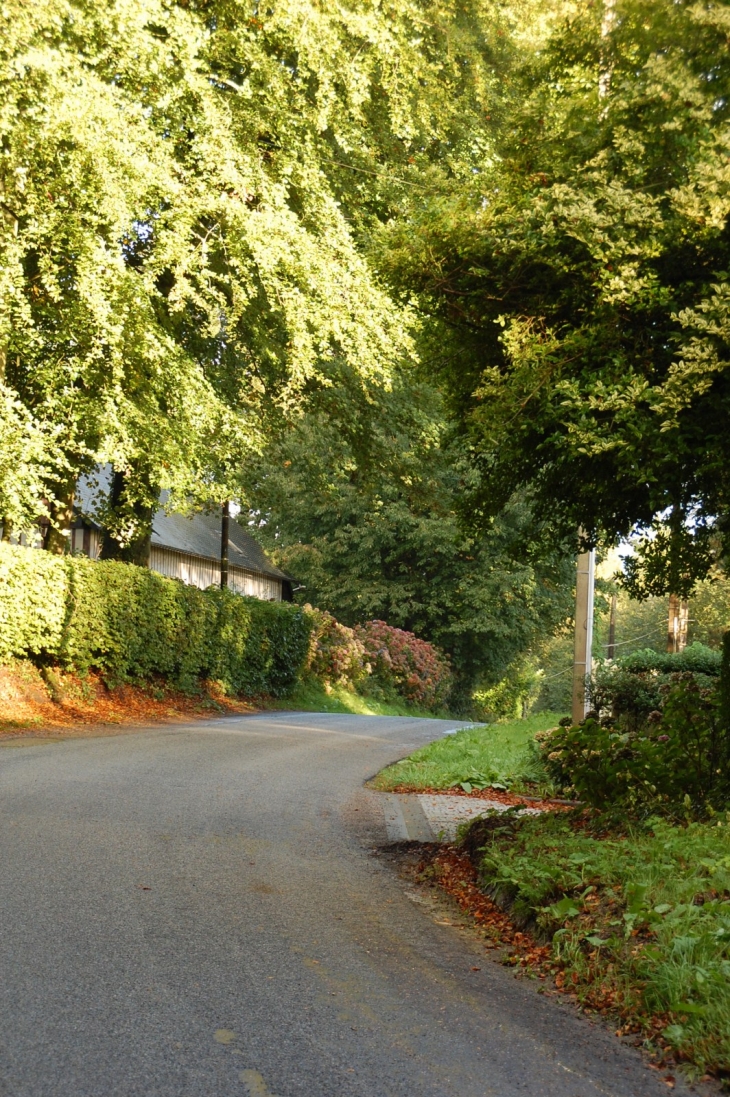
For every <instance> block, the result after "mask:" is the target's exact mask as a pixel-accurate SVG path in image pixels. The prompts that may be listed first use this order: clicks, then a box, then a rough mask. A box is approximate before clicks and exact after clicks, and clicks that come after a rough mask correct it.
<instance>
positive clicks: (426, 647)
mask: <svg viewBox="0 0 730 1097" xmlns="http://www.w3.org/2000/svg"><path fill="white" fill-rule="evenodd" d="M354 632H355V635H356V637H357V638H358V640H360V641H361V643H362V645H363V648H364V651H365V657H366V659H367V660H368V662H369V663H370V666H371V668H372V673H373V676H374V677H375V678H376V679H377V680H378V681H379V683H380V684H381V685H382V686H383V687H385V689H386V690H388V689H390V690H391V691H394V692H395V693H397V694H399V695H400V696H401V697H404V698H405V699H406V700H407V701H410V702H412V703H413V704H414V705H419V706H421V707H422V708H429V709H437V708H440V707H441V705H443V704H444V703H445V702H446V698H447V697H448V695H449V691H450V689H451V685H452V681H453V676H452V673H451V667H450V665H449V661H448V659H447V658H446V656H445V655H443V654H442V653H441V652H440V651H439V650H438V648H436V647H434V645H433V644H429V643H428V642H427V641H426V640H419V638H418V637H417V636H414V634H413V633H412V632H405V630H404V629H400V628H393V627H392V626H391V625H386V623H385V621H369V622H368V623H367V624H366V625H357V626H356V627H355V630H354Z"/></svg>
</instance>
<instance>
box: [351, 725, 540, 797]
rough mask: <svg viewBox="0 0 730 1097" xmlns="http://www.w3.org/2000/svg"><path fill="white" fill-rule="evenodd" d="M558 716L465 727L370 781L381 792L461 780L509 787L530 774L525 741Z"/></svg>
mask: <svg viewBox="0 0 730 1097" xmlns="http://www.w3.org/2000/svg"><path fill="white" fill-rule="evenodd" d="M560 716H561V714H560V713H554V712H540V713H538V714H537V715H535V716H528V717H527V719H525V720H512V721H510V722H509V723H504V724H486V725H483V726H481V727H475V728H465V729H464V730H463V731H459V732H457V733H456V735H449V736H448V737H447V738H444V739H438V740H437V741H436V742H434V743H429V744H428V746H426V747H421V749H420V750H417V751H415V752H414V753H413V754H411V755H409V756H408V758H404V759H402V761H400V762H396V763H395V764H394V765H392V766H388V768H387V769H384V770H383V771H382V772H381V773H379V774H378V776H377V777H376V778H375V779H374V780H373V782H372V785H373V787H374V788H377V789H381V790H382V791H384V792H387V791H389V790H390V789H393V788H403V787H406V788H412V789H414V790H417V789H426V788H451V787H453V786H454V785H459V784H461V783H462V782H467V783H470V784H473V785H474V786H475V787H480V786H489V785H497V786H503V787H505V788H508V787H512V786H514V785H515V783H518V782H520V781H522V780H524V778H525V777H528V778H529V777H530V776H532V775H531V774H530V772H529V767H530V764H531V762H530V759H529V757H528V755H527V747H528V744H529V743H530V742H531V740H532V739H534V737H535V735H536V733H537V732H538V731H545V729H546V728H550V727H554V726H555V724H557V722H558V720H559V719H560Z"/></svg>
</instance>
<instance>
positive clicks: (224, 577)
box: [221, 501, 231, 590]
mask: <svg viewBox="0 0 730 1097" xmlns="http://www.w3.org/2000/svg"><path fill="white" fill-rule="evenodd" d="M230 507H231V504H230V503H229V502H228V501H226V502H225V503H224V504H223V509H222V514H221V590H225V589H226V587H227V586H228V540H229V524H230V517H231V510H230Z"/></svg>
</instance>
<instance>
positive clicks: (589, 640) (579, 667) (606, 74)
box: [572, 0, 616, 724]
mask: <svg viewBox="0 0 730 1097" xmlns="http://www.w3.org/2000/svg"><path fill="white" fill-rule="evenodd" d="M615 18H616V0H604V3H603V16H602V19H601V58H600V71H599V74H598V98H599V100H603V99H606V98H607V96H608V93H609V90H610V88H611V64H610V60H609V57H608V53H609V51H608V49H607V48H606V44H607V40H608V38H609V35H610V34H611V30H612V29H613V25H614V21H615ZM604 109H605V108H604ZM582 532H583V531H582V530H578V534H579V536H580V534H582ZM595 570H596V551H595V549H591V550H590V552H581V553H580V554H579V556H578V567H577V570H576V576H575V646H574V648H573V711H572V717H573V723H574V724H579V723H580V721H581V720H583V719H585V714H586V712H587V711H588V697H587V690H586V677H587V675H589V674H590V672H591V665H592V648H593V589H594V578H595Z"/></svg>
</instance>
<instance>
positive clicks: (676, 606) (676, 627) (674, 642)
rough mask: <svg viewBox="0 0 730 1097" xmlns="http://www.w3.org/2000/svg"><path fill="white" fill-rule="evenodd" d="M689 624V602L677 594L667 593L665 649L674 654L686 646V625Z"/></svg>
mask: <svg viewBox="0 0 730 1097" xmlns="http://www.w3.org/2000/svg"><path fill="white" fill-rule="evenodd" d="M688 624H689V602H688V601H687V600H686V599H681V598H680V597H679V595H678V594H670V595H669V627H668V629H667V651H668V652H670V653H671V654H675V653H676V652H678V651H684V649H685V648H686V647H687V626H688Z"/></svg>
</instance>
